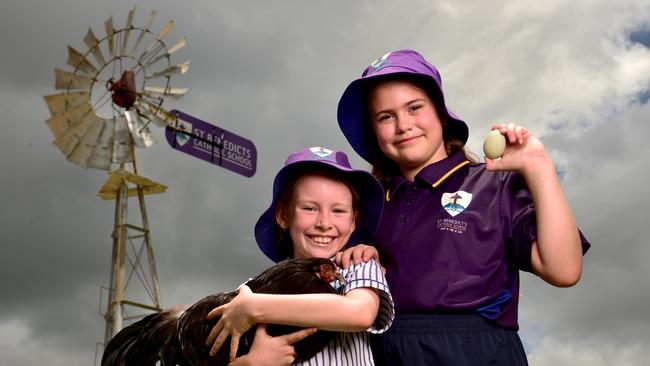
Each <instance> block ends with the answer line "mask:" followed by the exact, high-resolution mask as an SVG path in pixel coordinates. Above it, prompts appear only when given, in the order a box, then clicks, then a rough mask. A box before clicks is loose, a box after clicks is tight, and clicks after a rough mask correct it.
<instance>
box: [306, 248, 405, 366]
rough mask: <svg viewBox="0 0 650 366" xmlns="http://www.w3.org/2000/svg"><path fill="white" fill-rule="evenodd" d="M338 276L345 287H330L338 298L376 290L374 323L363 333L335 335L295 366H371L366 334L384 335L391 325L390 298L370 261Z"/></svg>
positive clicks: (376, 269) (374, 264)
mask: <svg viewBox="0 0 650 366" xmlns="http://www.w3.org/2000/svg"><path fill="white" fill-rule="evenodd" d="M341 275H343V277H344V278H345V283H340V282H339V281H335V282H334V283H332V286H334V287H335V288H336V289H337V291H338V292H339V294H341V295H345V294H346V293H348V292H350V291H351V290H353V289H355V288H359V287H368V288H373V289H376V290H378V295H379V299H380V301H379V312H378V313H377V319H375V323H374V324H373V325H372V326H371V327H370V328H368V329H367V330H366V331H363V332H339V333H337V335H336V336H335V337H334V339H333V340H332V341H331V342H330V343H329V344H328V345H327V346H326V347H325V349H323V350H322V351H321V352H319V353H318V354H316V355H315V356H314V357H312V358H310V359H309V360H306V361H303V362H300V363H297V365H309V366H325V365H328V366H329V365H333V366H346V365H348V366H362V365H374V364H375V363H374V361H373V359H372V351H371V350H370V342H369V339H368V333H369V332H370V333H374V334H379V333H383V332H385V331H386V330H387V329H388V328H389V327H390V325H391V324H392V323H393V318H394V317H395V310H394V305H393V298H392V297H391V295H390V291H389V290H388V283H387V282H386V277H384V274H383V273H382V272H381V268H380V267H379V265H378V264H377V262H375V261H374V260H371V261H369V262H367V263H361V264H358V265H356V266H350V267H349V268H348V269H341Z"/></svg>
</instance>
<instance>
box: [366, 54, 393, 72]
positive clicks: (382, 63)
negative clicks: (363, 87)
mask: <svg viewBox="0 0 650 366" xmlns="http://www.w3.org/2000/svg"><path fill="white" fill-rule="evenodd" d="M388 56H390V52H388V53H387V54H385V55H383V56H381V57H380V58H378V59H377V60H375V61H374V62H373V63H371V64H370V70H369V74H371V73H374V72H377V71H379V70H381V69H383V68H384V67H386V66H388V65H389V63H387V62H386V60H387V59H388Z"/></svg>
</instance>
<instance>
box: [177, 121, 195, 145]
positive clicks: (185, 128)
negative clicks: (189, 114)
mask: <svg viewBox="0 0 650 366" xmlns="http://www.w3.org/2000/svg"><path fill="white" fill-rule="evenodd" d="M178 122H179V124H178V127H179V129H181V130H182V131H176V132H175V133H174V136H175V137H176V143H177V144H179V145H180V146H183V145H185V144H187V143H188V142H189V141H190V135H188V134H191V133H192V124H191V123H189V122H185V121H180V120H179V121H178Z"/></svg>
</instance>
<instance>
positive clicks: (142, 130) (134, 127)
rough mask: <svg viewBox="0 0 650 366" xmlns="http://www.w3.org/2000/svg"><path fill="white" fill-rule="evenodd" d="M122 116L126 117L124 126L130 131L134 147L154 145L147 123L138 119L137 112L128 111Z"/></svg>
mask: <svg viewBox="0 0 650 366" xmlns="http://www.w3.org/2000/svg"><path fill="white" fill-rule="evenodd" d="M124 116H125V117H126V124H127V125H128V127H129V131H131V137H132V138H133V143H134V144H135V146H137V147H150V146H153V144H155V143H156V140H154V138H153V135H152V134H151V130H150V129H149V127H148V126H147V123H145V122H144V121H143V120H142V118H140V115H139V114H138V111H137V110H135V109H130V110H128V111H126V112H124Z"/></svg>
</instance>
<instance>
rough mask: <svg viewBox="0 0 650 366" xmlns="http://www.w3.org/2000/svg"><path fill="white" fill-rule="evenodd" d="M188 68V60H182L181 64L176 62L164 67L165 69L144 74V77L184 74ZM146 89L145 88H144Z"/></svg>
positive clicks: (153, 77) (152, 77)
mask: <svg viewBox="0 0 650 366" xmlns="http://www.w3.org/2000/svg"><path fill="white" fill-rule="evenodd" d="M189 68H190V60H187V61H185V62H183V63H182V64H178V65H175V66H170V67H168V68H166V69H165V70H162V71H158V72H154V73H153V74H151V75H145V76H144V78H145V79H155V78H159V77H161V76H171V75H175V74H185V73H186V72H187V70H188V69H189ZM145 89H146V88H145Z"/></svg>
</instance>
